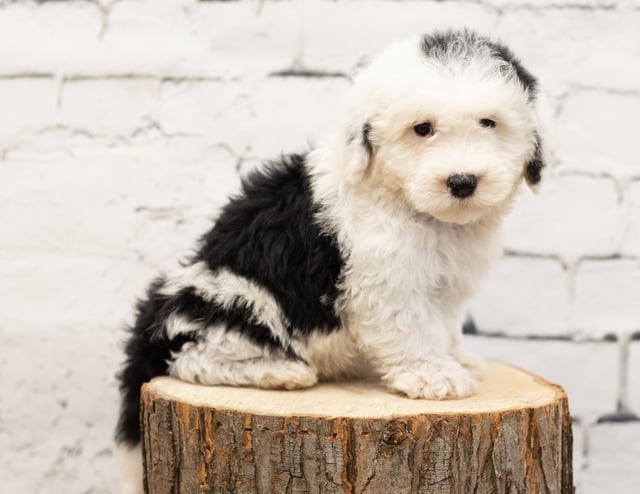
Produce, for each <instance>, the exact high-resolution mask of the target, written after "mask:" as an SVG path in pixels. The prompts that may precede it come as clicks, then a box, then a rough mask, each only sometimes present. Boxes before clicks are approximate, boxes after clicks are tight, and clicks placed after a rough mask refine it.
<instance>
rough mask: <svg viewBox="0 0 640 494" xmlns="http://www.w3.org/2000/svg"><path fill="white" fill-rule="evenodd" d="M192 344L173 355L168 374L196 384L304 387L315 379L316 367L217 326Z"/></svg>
mask: <svg viewBox="0 0 640 494" xmlns="http://www.w3.org/2000/svg"><path fill="white" fill-rule="evenodd" d="M206 331H207V333H206V335H205V336H204V337H203V338H202V339H200V340H199V341H198V342H195V343H188V344H186V345H185V346H184V347H183V348H182V350H181V351H180V352H179V353H178V354H176V355H174V360H173V361H172V362H171V363H170V365H169V373H170V374H171V375H172V376H175V377H177V378H179V379H182V380H184V381H189V382H193V383H199V384H212V385H213V384H228V385H233V386H255V387H258V388H284V389H295V388H307V387H309V386H313V385H314V384H316V383H317V382H318V376H317V373H316V370H315V369H313V368H312V367H310V366H309V365H307V364H306V363H304V362H302V361H300V360H295V359H292V358H289V357H287V356H286V354H285V352H284V351H278V350H275V351H274V350H272V349H270V348H267V347H263V346H260V345H258V344H256V343H253V342H252V341H250V340H249V339H248V338H247V337H245V336H243V335H241V334H240V333H238V332H236V331H227V330H225V329H224V328H223V327H221V326H217V327H213V328H208V329H207V330H206Z"/></svg>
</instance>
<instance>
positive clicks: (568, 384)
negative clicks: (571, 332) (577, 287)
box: [464, 335, 618, 423]
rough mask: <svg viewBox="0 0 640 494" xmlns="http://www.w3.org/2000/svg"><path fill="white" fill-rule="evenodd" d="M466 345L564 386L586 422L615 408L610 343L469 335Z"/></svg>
mask: <svg viewBox="0 0 640 494" xmlns="http://www.w3.org/2000/svg"><path fill="white" fill-rule="evenodd" d="M464 345H465V348H466V349H468V350H470V351H473V352H477V353H479V354H481V355H483V356H485V357H488V358H495V359H498V360H501V361H503V362H507V363H510V364H512V365H516V366H518V367H522V368H523V369H525V370H526V371H528V372H532V373H533V374H537V375H539V376H541V377H543V378H545V379H547V380H548V381H550V382H553V383H556V384H559V385H561V386H562V387H563V388H564V389H565V391H566V392H567V396H568V397H569V409H570V411H571V414H572V415H573V416H574V417H579V418H580V419H581V420H582V421H583V422H584V421H586V422H587V423H588V422H589V421H594V420H595V419H596V418H597V417H599V416H601V415H604V414H607V413H611V412H613V411H614V410H615V407H616V399H617V389H616V383H617V375H618V374H617V372H618V348H617V345H616V344H615V343H609V342H582V341H581V342H575V341H556V340H526V339H511V338H497V337H486V336H471V335H466V336H465V339H464Z"/></svg>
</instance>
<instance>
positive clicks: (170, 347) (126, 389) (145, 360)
mask: <svg viewBox="0 0 640 494" xmlns="http://www.w3.org/2000/svg"><path fill="white" fill-rule="evenodd" d="M163 284H164V280H163V279H161V278H160V279H157V280H156V281H154V282H153V283H152V284H151V286H150V287H149V289H148V291H147V297H146V299H144V300H141V301H140V302H139V303H138V306H137V314H136V322H135V324H134V326H133V327H132V328H131V330H130V337H129V340H128V341H127V345H126V347H125V355H126V361H125V363H124V366H123V369H122V371H121V372H120V373H119V374H118V380H119V381H120V392H121V394H122V406H121V408H120V418H119V421H118V426H117V429H116V439H117V441H118V442H124V443H127V444H129V445H134V444H137V443H138V442H139V441H140V423H139V420H140V419H139V415H140V388H141V387H142V384H143V383H145V382H147V381H149V380H151V379H152V378H153V377H155V376H159V375H162V374H166V372H167V367H168V365H167V360H169V359H170V358H171V352H176V351H178V350H180V349H181V348H182V346H183V345H184V344H185V343H187V342H188V341H193V339H194V335H189V334H185V335H178V336H177V337H176V338H174V339H173V340H171V341H169V340H167V339H166V338H163V337H162V335H163V334H164V322H165V320H166V318H167V317H168V316H169V314H170V313H171V310H170V306H171V302H170V299H169V298H168V297H166V296H164V295H161V294H159V293H158V291H159V290H160V289H161V288H162V286H163Z"/></svg>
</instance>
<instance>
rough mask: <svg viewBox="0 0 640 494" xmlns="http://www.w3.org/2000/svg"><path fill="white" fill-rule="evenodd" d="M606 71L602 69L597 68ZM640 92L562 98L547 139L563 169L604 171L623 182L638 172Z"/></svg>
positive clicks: (583, 93)
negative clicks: (636, 129) (632, 123)
mask: <svg viewBox="0 0 640 494" xmlns="http://www.w3.org/2000/svg"><path fill="white" fill-rule="evenodd" d="M600 70H601V71H602V72H605V70H604V69H600ZM639 112H640V94H635V93H631V94H613V93H607V92H604V91H599V90H593V91H574V92H572V93H571V94H570V95H569V96H567V98H566V100H565V101H564V103H563V105H562V108H561V110H560V113H559V115H558V119H557V122H556V124H555V126H554V127H553V128H552V129H549V130H550V132H549V133H548V134H549V139H550V141H551V142H552V144H553V146H554V147H555V148H556V149H557V151H558V156H557V158H558V164H559V166H561V167H562V170H567V171H572V170H579V171H581V172H589V173H592V174H606V175H609V176H613V177H616V178H619V179H620V180H622V181H624V182H625V183H626V180H627V179H628V178H629V177H630V176H634V175H637V162H636V161H635V160H634V158H633V157H634V154H635V146H634V143H635V137H636V136H635V132H634V129H633V128H632V126H629V125H620V122H629V121H633V119H634V118H635V117H636V115H638V113H639Z"/></svg>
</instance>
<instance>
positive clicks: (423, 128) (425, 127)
mask: <svg viewBox="0 0 640 494" xmlns="http://www.w3.org/2000/svg"><path fill="white" fill-rule="evenodd" d="M413 130H415V132H416V134H418V135H419V136H421V137H426V136H429V135H432V134H433V125H431V123H429V122H423V123H421V124H418V125H416V126H415V127H414V128H413Z"/></svg>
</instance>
